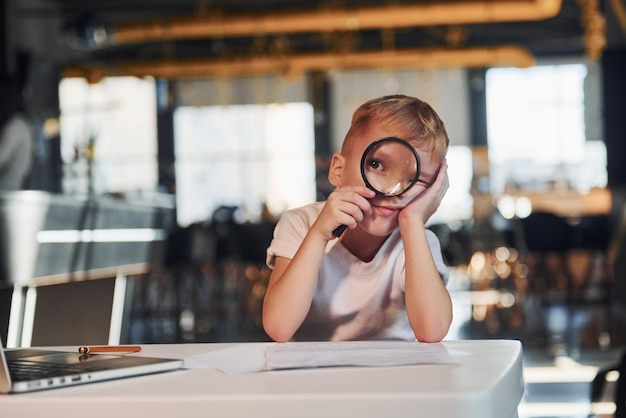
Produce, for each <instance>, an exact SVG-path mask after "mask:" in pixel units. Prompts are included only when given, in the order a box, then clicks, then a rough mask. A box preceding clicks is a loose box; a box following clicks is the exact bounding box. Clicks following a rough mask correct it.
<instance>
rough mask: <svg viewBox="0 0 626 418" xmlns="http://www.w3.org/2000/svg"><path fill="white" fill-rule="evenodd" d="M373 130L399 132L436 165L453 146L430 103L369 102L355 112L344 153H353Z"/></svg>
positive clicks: (390, 98)
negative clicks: (429, 156)
mask: <svg viewBox="0 0 626 418" xmlns="http://www.w3.org/2000/svg"><path fill="white" fill-rule="evenodd" d="M373 126H378V127H382V128H384V129H389V130H391V131H393V132H395V133H396V134H395V135H397V136H400V137H401V138H402V139H404V140H405V141H407V142H409V143H410V144H411V145H413V146H414V147H415V148H417V149H420V150H422V151H425V152H427V153H429V154H431V158H433V159H434V160H436V161H441V160H442V159H443V158H444V157H445V155H446V152H447V150H448V145H449V143H450V140H449V138H448V133H447V132H446V128H445V126H444V123H443V121H442V120H441V118H440V117H439V115H437V112H435V111H434V110H433V108H432V107H431V106H430V105H429V104H428V103H426V102H424V101H422V100H420V99H418V98H416V97H410V96H404V95H400V94H398V95H392V96H383V97H379V98H376V99H372V100H369V101H367V102H365V103H363V104H362V105H361V106H359V108H358V109H356V110H355V112H354V114H353V116H352V123H351V125H350V129H349V130H348V133H347V134H346V138H345V140H344V142H343V146H342V148H341V152H342V153H344V152H349V150H350V148H351V147H352V144H353V143H354V141H355V139H356V138H358V137H359V136H361V135H363V134H364V133H365V132H367V130H368V129H370V128H371V127H373Z"/></svg>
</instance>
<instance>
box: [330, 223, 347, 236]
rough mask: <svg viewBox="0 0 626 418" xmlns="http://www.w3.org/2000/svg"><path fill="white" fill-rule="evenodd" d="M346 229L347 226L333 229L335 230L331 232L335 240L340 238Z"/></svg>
mask: <svg viewBox="0 0 626 418" xmlns="http://www.w3.org/2000/svg"><path fill="white" fill-rule="evenodd" d="M347 227H348V225H339V226H338V227H337V228H335V230H334V231H333V235H334V236H336V237H337V238H339V237H340V236H341V234H343V231H345V230H346V228H347Z"/></svg>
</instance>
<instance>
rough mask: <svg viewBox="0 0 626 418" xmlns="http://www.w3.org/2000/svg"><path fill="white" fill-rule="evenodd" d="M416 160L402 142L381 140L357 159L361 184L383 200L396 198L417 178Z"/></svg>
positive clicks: (408, 147) (417, 165) (411, 151)
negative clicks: (384, 198) (362, 182)
mask: <svg viewBox="0 0 626 418" xmlns="http://www.w3.org/2000/svg"><path fill="white" fill-rule="evenodd" d="M419 171H420V166H419V158H418V156H417V152H416V151H415V149H414V148H413V147H412V146H411V145H410V144H409V143H408V142H406V141H404V140H402V139H399V138H395V137H389V138H383V139H380V140H378V141H376V142H374V143H372V144H371V145H370V146H369V147H368V148H367V149H366V150H365V153H364V154H363V158H362V159H361V175H362V176H363V180H364V181H365V184H366V185H367V187H369V188H370V189H372V190H374V191H375V192H376V193H378V194H380V195H383V196H398V195H401V194H402V193H404V192H406V191H407V190H408V189H409V188H411V186H413V185H414V184H415V182H416V181H417V179H418V177H419Z"/></svg>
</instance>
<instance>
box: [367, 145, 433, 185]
mask: <svg viewBox="0 0 626 418" xmlns="http://www.w3.org/2000/svg"><path fill="white" fill-rule="evenodd" d="M381 142H398V143H400V144H402V145H404V146H406V147H407V148H408V149H410V150H411V152H412V153H413V156H414V157H415V163H416V164H417V170H415V178H413V180H411V183H409V185H408V186H407V187H406V188H405V189H404V190H402V191H401V192H399V193H394V194H385V193H382V192H379V191H378V190H376V189H375V188H374V186H372V185H371V184H370V182H369V181H368V180H367V176H366V175H365V162H366V158H367V156H368V155H369V153H370V151H371V150H372V148H374V147H376V146H377V145H378V144H380V143H381ZM420 170H421V163H420V157H419V155H418V154H417V151H415V148H413V147H412V146H411V144H409V143H408V142H407V141H405V140H404V139H400V138H397V137H395V136H387V137H385V138H380V139H377V140H376V141H374V142H372V143H371V144H369V145H368V147H367V148H365V151H364V152H363V156H362V157H361V177H363V181H364V182H365V185H366V186H367V187H368V188H369V189H370V190H373V191H375V192H376V193H377V194H379V195H382V196H387V197H394V196H400V195H401V194H403V193H406V192H407V191H408V190H409V189H410V188H411V187H413V186H415V183H417V182H419V177H420Z"/></svg>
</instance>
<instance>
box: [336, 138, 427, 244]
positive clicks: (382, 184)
mask: <svg viewBox="0 0 626 418" xmlns="http://www.w3.org/2000/svg"><path fill="white" fill-rule="evenodd" d="M419 175H420V160H419V156H418V155H417V151H415V148H413V147H412V146H411V144H409V143H408V142H406V141H405V140H403V139H400V138H396V137H393V136H390V137H385V138H381V139H378V140H376V141H374V142H372V143H371V144H370V145H369V146H368V147H367V148H366V149H365V151H364V152H363V157H361V177H363V181H364V182H365V185H366V186H367V187H368V188H369V189H371V190H373V191H374V192H376V194H377V195H378V196H384V197H394V196H400V195H401V194H403V193H406V192H407V191H408V190H409V189H410V188H411V187H413V185H414V184H415V183H417V182H418V181H419ZM346 228H347V226H346V225H340V226H339V227H337V228H336V229H335V230H334V231H333V235H334V236H336V237H339V236H341V234H342V233H343V232H344V231H345V230H346Z"/></svg>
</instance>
